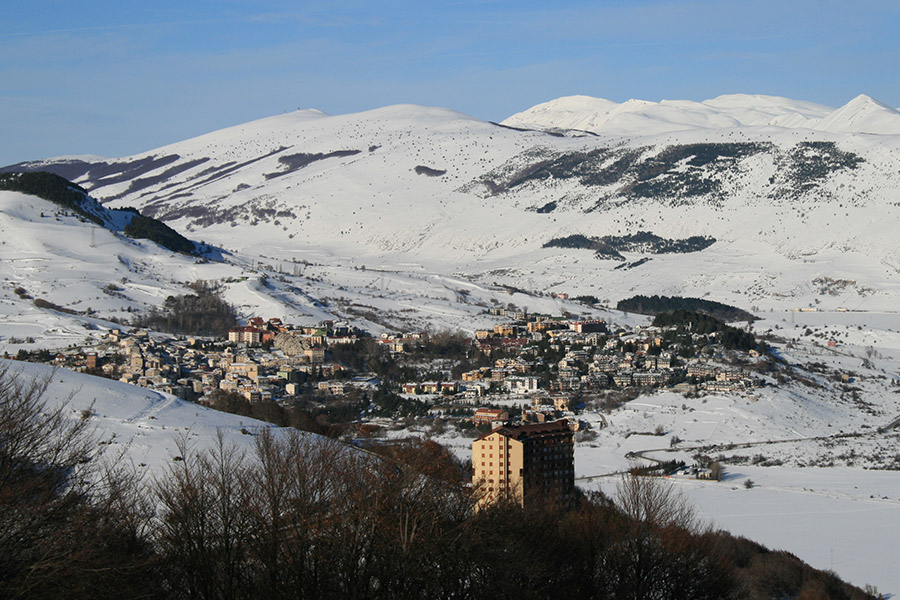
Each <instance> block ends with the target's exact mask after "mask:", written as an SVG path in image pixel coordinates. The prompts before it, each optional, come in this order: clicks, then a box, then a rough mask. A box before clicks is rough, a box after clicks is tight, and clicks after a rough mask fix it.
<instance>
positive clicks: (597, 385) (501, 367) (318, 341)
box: [48, 309, 759, 423]
mask: <svg viewBox="0 0 900 600" xmlns="http://www.w3.org/2000/svg"><path fill="white" fill-rule="evenodd" d="M492 312H495V314H497V315H498V316H507V317H512V318H513V319H515V320H514V321H511V322H506V323H501V324H498V325H496V326H495V327H494V328H493V329H489V330H478V331H476V333H475V337H474V339H473V340H472V344H473V345H474V346H475V347H477V348H479V349H481V351H482V352H484V353H491V352H493V351H494V350H497V349H501V350H503V351H502V352H500V353H499V354H497V355H496V356H497V358H496V359H495V360H493V361H491V362H490V364H489V366H484V367H480V368H477V369H473V370H471V371H468V372H465V373H462V374H461V376H460V377H459V378H450V377H449V376H448V377H447V378H446V379H444V380H431V381H408V382H405V383H403V384H402V385H400V386H399V389H395V390H393V391H395V392H399V393H401V394H405V395H408V396H417V397H419V399H420V400H425V401H426V402H428V403H429V404H431V405H432V408H433V410H432V412H436V413H439V412H440V411H442V410H447V408H448V407H450V409H453V408H459V409H462V410H463V411H464V412H468V413H470V412H471V411H472V410H473V409H474V407H475V406H478V405H484V404H491V403H494V404H496V402H495V401H497V402H499V401H500V400H505V399H510V398H518V399H520V400H526V401H528V400H530V401H531V403H532V408H531V409H526V410H525V411H524V412H523V414H522V415H520V416H517V417H516V419H515V420H521V421H522V422H538V423H540V422H544V421H545V420H546V419H547V418H551V417H552V418H557V417H561V416H563V415H564V414H565V413H567V412H568V411H570V409H571V407H570V406H569V398H570V397H571V396H572V395H573V394H576V393H580V392H590V391H592V390H602V389H610V388H612V389H625V388H630V387H636V388H648V387H671V388H673V389H676V390H678V391H682V392H699V391H711V392H738V391H742V390H747V389H749V388H752V387H754V386H757V385H759V380H755V379H753V378H752V377H751V376H750V375H749V374H748V373H747V372H745V371H744V370H742V369H739V368H730V367H726V366H722V365H719V364H715V363H712V362H705V361H702V360H690V361H687V362H682V361H680V360H679V359H677V358H676V357H674V356H673V355H672V353H670V352H669V351H667V349H664V347H665V344H663V336H664V331H663V330H662V329H660V328H656V327H637V328H634V329H633V330H630V331H625V330H617V331H616V332H610V331H609V327H608V325H607V324H606V323H605V322H604V321H600V320H574V319H566V318H562V317H550V316H529V315H527V314H526V313H525V312H524V311H518V310H509V311H507V310H506V309H494V310H493V311H492ZM427 337H428V336H427V334H426V333H423V332H416V333H405V334H382V335H381V336H380V337H377V338H374V339H373V338H370V337H369V335H368V334H367V333H366V332H365V331H362V330H359V329H357V328H355V327H353V326H351V325H349V324H347V323H336V322H333V321H324V322H322V323H319V324H317V325H315V326H296V327H295V326H291V325H289V324H286V323H283V322H282V321H281V320H280V319H274V318H273V319H268V320H266V319H263V318H261V317H256V318H253V319H250V320H249V321H248V322H247V325H245V326H242V327H235V328H233V329H231V330H230V331H229V332H228V341H227V342H225V341H224V340H220V341H218V342H210V341H201V340H197V339H191V338H188V339H173V338H171V337H167V336H156V335H150V334H148V333H147V332H146V331H134V332H126V331H119V330H112V331H110V332H109V333H108V334H107V336H106V339H104V340H103V341H102V342H99V343H97V344H95V345H94V346H92V347H89V348H83V349H79V350H70V351H65V352H60V353H58V354H56V355H55V356H52V358H51V357H48V360H52V361H53V362H55V363H56V364H59V365H61V366H66V367H69V368H74V369H77V370H83V371H88V372H92V373H97V374H102V375H105V376H107V377H111V378H115V379H120V380H121V381H124V382H127V383H132V384H135V385H139V386H143V387H147V388H152V389H156V390H159V391H163V392H167V393H170V394H173V395H175V396H178V397H181V398H184V399H188V400H195V401H201V402H202V401H205V400H206V399H207V398H208V397H209V396H210V395H211V394H212V392H214V391H215V390H224V391H227V392H234V393H236V394H240V395H241V396H243V397H244V398H246V399H247V400H248V401H249V402H251V403H255V402H266V401H276V402H278V401H290V400H291V398H292V397H295V396H297V395H299V394H300V393H301V392H304V391H307V390H310V389H312V390H314V391H317V392H318V393H320V394H322V395H328V396H341V395H344V394H347V393H349V392H351V391H352V390H354V389H371V388H374V387H377V386H378V385H379V382H378V381H377V380H376V379H375V378H374V376H372V375H371V374H365V373H355V372H350V370H349V367H347V366H346V365H344V364H341V363H339V362H335V361H333V360H332V361H329V360H328V358H329V356H330V355H331V354H332V353H330V352H328V349H329V348H332V349H333V348H335V347H336V346H341V345H346V344H353V343H355V342H357V341H359V340H361V339H363V338H367V339H369V340H370V343H369V347H371V344H372V343H374V345H375V346H376V347H378V348H382V349H383V350H384V351H385V352H388V353H391V354H392V355H394V356H396V357H402V355H403V353H405V352H407V351H408V350H409V349H410V348H411V347H421V342H423V341H426V340H427ZM435 364H438V363H435ZM445 367H446V364H445V363H444V364H442V365H440V367H439V368H436V369H435V368H430V369H427V371H428V372H432V373H433V372H434V371H435V370H437V371H443V372H444V373H445V374H446V375H449V373H447V372H446V371H444V370H443V368H445ZM526 403H527V402H526ZM520 404H521V403H520ZM508 417H509V415H506V419H504V421H505V420H508ZM476 421H478V422H480V421H481V419H480V418H479V419H476Z"/></svg>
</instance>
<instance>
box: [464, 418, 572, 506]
mask: <svg viewBox="0 0 900 600" xmlns="http://www.w3.org/2000/svg"><path fill="white" fill-rule="evenodd" d="M472 467H473V474H472V482H473V484H474V485H475V486H476V488H479V489H480V490H481V491H482V493H483V495H482V497H481V499H480V500H479V503H478V507H479V508H483V507H485V506H487V505H489V504H492V503H494V502H497V501H498V500H502V499H504V498H509V499H511V500H514V501H515V502H518V503H519V504H520V505H525V504H526V503H527V502H530V501H533V500H536V499H541V500H544V499H550V500H553V501H555V502H560V503H563V504H566V505H568V504H570V503H571V501H572V499H573V492H574V489H575V458H574V443H573V440H572V430H571V429H570V428H569V425H568V423H567V422H566V421H565V420H560V421H555V422H553V423H537V424H533V425H520V426H518V427H500V428H498V429H495V430H494V431H491V432H490V433H486V434H484V435H482V436H481V437H479V438H478V439H477V440H475V441H474V442H473V443H472Z"/></svg>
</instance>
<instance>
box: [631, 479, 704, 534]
mask: <svg viewBox="0 0 900 600" xmlns="http://www.w3.org/2000/svg"><path fill="white" fill-rule="evenodd" d="M616 504H617V505H618V506H619V508H620V509H621V510H622V512H624V513H625V514H626V515H628V516H629V517H631V518H633V519H635V520H637V521H640V522H643V523H647V524H649V525H653V526H655V527H660V528H662V527H670V526H674V527H680V528H682V529H685V530H687V531H692V532H695V531H697V530H698V529H699V526H700V523H699V521H698V519H697V515H696V513H695V511H694V508H693V507H692V506H691V505H690V503H689V502H688V501H687V499H686V498H685V497H684V495H683V494H682V493H681V492H679V491H678V490H676V489H675V488H674V487H673V486H672V485H671V484H670V483H669V482H668V481H666V480H664V479H660V478H658V477H648V476H644V475H638V474H637V473H636V472H635V471H633V470H632V471H630V472H629V473H626V474H624V475H622V478H621V479H620V480H619V482H618V484H616Z"/></svg>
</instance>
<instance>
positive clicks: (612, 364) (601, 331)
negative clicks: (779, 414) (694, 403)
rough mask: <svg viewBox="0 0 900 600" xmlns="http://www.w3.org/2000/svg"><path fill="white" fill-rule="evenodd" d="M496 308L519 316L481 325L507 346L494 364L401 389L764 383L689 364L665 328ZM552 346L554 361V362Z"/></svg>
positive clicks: (728, 388) (483, 344) (482, 336)
mask: <svg viewBox="0 0 900 600" xmlns="http://www.w3.org/2000/svg"><path fill="white" fill-rule="evenodd" d="M492 312H494V313H496V314H500V313H505V314H507V316H514V317H515V318H517V319H518V320H517V321H515V322H509V323H502V324H498V325H496V326H495V327H494V328H493V329H489V330H488V329H485V330H478V331H476V332H475V341H474V343H475V345H476V346H477V347H478V348H479V349H481V350H482V351H483V352H485V353H488V352H491V351H492V350H496V349H503V350H505V352H504V353H503V354H504V357H503V358H499V359H497V360H495V361H494V362H493V365H492V366H491V367H481V368H479V369H475V370H472V371H468V372H466V373H463V374H462V375H461V377H460V380H459V381H431V382H425V383H419V382H408V383H404V384H403V385H402V386H401V389H400V391H401V392H402V393H405V394H418V395H423V394H426V395H427V394H442V395H444V396H448V395H452V394H456V393H458V392H461V393H462V397H463V398H464V399H468V400H473V399H476V398H481V397H484V396H490V395H491V394H511V395H517V396H523V395H529V396H530V395H536V394H546V393H548V392H556V393H566V392H576V391H578V392H582V391H591V390H601V389H608V388H619V389H624V388H629V387H635V388H647V387H668V386H671V387H673V388H674V389H677V390H678V391H681V392H699V391H716V392H737V391H742V390H747V389H750V388H752V387H755V386H758V385H760V380H759V379H754V378H753V377H751V375H750V373H748V372H747V371H745V370H743V369H740V368H731V367H726V366H721V365H718V364H714V363H711V362H706V361H703V360H699V359H697V360H691V361H688V362H687V363H686V364H681V362H680V361H679V360H678V359H676V358H675V357H674V356H673V355H672V353H671V352H668V351H664V350H662V346H663V333H664V332H663V329H661V328H659V327H637V328H635V329H634V330H632V331H621V330H620V331H618V332H616V333H615V334H611V333H610V331H609V328H608V326H607V324H606V323H605V322H603V321H599V320H569V319H565V318H561V317H548V316H532V317H529V316H528V315H526V314H525V313H524V312H520V311H506V310H505V309H493V310H492ZM544 342H547V343H544ZM550 352H553V356H554V361H553V362H552V363H548V362H547V356H548V355H549V353H550ZM560 355H562V358H558V359H557V357H559V356H560ZM754 356H758V354H757V353H753V352H751V354H750V355H749V356H748V358H753V357H754Z"/></svg>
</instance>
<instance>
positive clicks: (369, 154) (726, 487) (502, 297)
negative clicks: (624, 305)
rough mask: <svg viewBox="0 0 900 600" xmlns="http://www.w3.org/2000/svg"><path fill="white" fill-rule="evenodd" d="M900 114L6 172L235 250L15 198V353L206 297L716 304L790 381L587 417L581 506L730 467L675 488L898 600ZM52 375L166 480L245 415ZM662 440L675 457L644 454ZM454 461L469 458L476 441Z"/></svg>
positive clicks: (351, 140) (291, 129)
mask: <svg viewBox="0 0 900 600" xmlns="http://www.w3.org/2000/svg"><path fill="white" fill-rule="evenodd" d="M898 118H900V114H898V113H897V111H896V110H895V109H893V108H891V107H887V106H885V105H883V104H881V103H878V102H877V101H875V100H872V99H870V98H867V97H862V96H861V97H859V98H856V99H854V100H853V101H851V102H849V103H848V104H847V105H846V106H844V107H841V108H831V107H824V106H820V105H815V104H811V103H805V102H798V101H793V100H788V99H784V98H774V97H764V96H722V97H719V98H716V99H713V100H708V101H705V102H703V103H690V102H666V101H664V102H660V103H642V102H639V101H630V102H626V103H624V104H621V105H619V104H615V103H611V102H608V101H605V100H600V99H592V98H585V97H576V98H564V99H559V100H556V101H553V102H550V103H547V104H545V105H539V106H537V107H534V108H533V109H530V110H529V111H525V112H524V113H520V114H519V115H515V116H514V117H510V119H508V120H506V121H504V122H503V123H502V124H496V123H489V122H485V121H481V120H478V119H473V118H471V117H467V116H465V115H462V114H459V113H456V112H453V111H450V110H446V109H440V108H426V107H420V106H411V105H402V106H392V107H386V108H382V109H378V110H373V111H368V112H364V113H358V114H352V115H339V116H328V115H325V114H324V113H321V112H318V111H298V112H295V113H289V114H284V115H279V116H275V117H270V118H267V119H262V120H259V121H254V122H252V123H247V124H244V125H239V126H236V127H232V128H229V129H225V130H222V131H217V132H213V133H210V134H207V135H204V136H200V137H198V138H194V139H191V140H186V141H183V142H178V143H174V144H172V145H169V146H166V147H163V148H159V149H156V150H152V151H149V152H145V153H142V154H139V155H135V156H131V157H125V158H119V159H101V158H97V157H82V158H66V159H48V160H45V161H38V162H34V163H27V164H20V165H14V166H12V167H9V168H7V169H5V170H11V171H28V170H49V171H52V172H55V173H58V174H60V175H62V176H63V177H66V178H68V179H70V180H72V181H75V182H77V183H78V184H79V185H81V186H82V187H84V188H85V189H86V190H88V191H89V193H90V194H91V196H93V197H94V198H96V199H97V200H99V201H101V202H102V203H103V205H104V206H105V207H107V208H115V209H124V208H125V207H136V208H137V209H139V210H140V211H141V212H142V213H143V214H145V215H148V216H153V217H156V218H158V219H160V220H163V221H165V222H166V223H168V224H169V225H170V226H172V227H173V228H174V229H176V230H177V231H179V232H180V233H182V234H184V235H185V236H187V237H188V238H190V239H191V240H193V241H196V242H206V243H207V244H209V245H211V246H212V247H214V248H219V249H221V253H220V254H218V255H216V256H214V257H212V258H213V259H212V260H210V258H209V257H204V256H198V255H187V254H179V253H175V252H171V251H169V250H166V249H164V248H162V247H160V246H158V245H156V244H155V243H153V242H149V241H146V240H133V239H130V238H127V237H125V236H123V235H121V233H120V232H119V231H117V230H116V228H115V227H112V228H110V227H104V226H101V225H98V224H96V223H92V222H89V221H85V220H84V219H82V218H79V216H78V215H74V214H71V213H69V212H66V211H64V210H59V208H58V207H55V206H54V205H52V204H51V203H48V202H46V201H44V200H41V199H39V198H35V197H33V196H28V195H25V194H22V193H18V192H7V191H4V192H0V234H2V238H3V240H2V245H0V251H2V260H0V276H2V277H3V279H4V282H3V286H2V289H0V318H2V320H3V324H2V325H0V350H2V351H7V352H10V353H11V354H15V353H16V351H17V350H18V349H28V350H31V349H34V348H38V347H41V348H62V347H66V346H69V345H76V346H78V345H83V344H85V343H88V342H90V341H91V340H93V339H94V336H96V335H97V334H98V333H101V332H103V331H104V330H106V329H108V328H112V327H116V325H115V324H114V323H112V322H111V321H109V319H110V318H115V319H117V320H122V321H128V320H129V319H130V318H131V317H132V316H133V315H134V313H135V312H143V311H146V310H147V309H149V308H150V307H152V306H159V305H160V304H162V302H163V301H164V300H165V298H166V297H167V296H169V295H173V294H183V293H187V291H188V290H189V288H188V287H187V286H188V284H190V283H191V282H194V281H196V280H216V281H219V282H221V283H222V284H223V286H224V287H223V289H224V294H225V298H226V299H227V300H228V301H229V302H231V303H233V304H235V305H236V306H237V307H238V309H239V311H240V312H241V314H242V316H243V317H250V316H256V315H259V316H264V317H280V318H282V319H284V320H285V321H287V322H292V323H298V324H299V323H316V322H319V321H321V320H323V319H330V318H334V319H346V320H350V321H352V322H354V323H355V324H358V325H361V326H363V327H364V328H366V329H368V330H370V331H372V332H373V333H379V332H382V331H388V330H394V331H398V330H410V329H419V328H430V329H433V330H437V329H443V328H449V329H461V330H464V331H469V332H472V331H474V330H475V329H477V328H482V327H487V326H491V325H493V324H496V323H498V322H500V321H499V318H498V317H492V316H490V315H488V314H487V309H488V308H492V307H496V306H503V307H505V306H507V305H513V306H515V307H518V308H522V309H527V310H528V311H529V312H541V313H550V314H562V313H564V312H565V313H571V314H575V315H585V316H592V317H599V318H603V319H606V320H607V321H609V322H611V323H612V324H613V325H622V326H631V325H634V324H638V323H646V322H647V319H646V318H644V317H641V316H638V315H627V314H623V313H621V312H617V311H615V310H612V308H610V307H612V306H615V303H616V301H618V300H620V299H623V298H627V297H630V296H633V295H635V294H645V295H650V294H665V295H681V296H694V297H705V298H708V299H711V300H717V301H720V302H726V303H728V304H732V305H736V306H739V307H741V308H743V309H746V310H750V311H752V312H754V313H755V314H756V315H757V316H759V317H760V318H761V320H760V321H757V322H756V323H755V324H754V329H755V330H756V332H757V333H759V334H767V333H768V334H770V335H772V336H774V339H773V341H772V345H773V346H774V347H775V348H776V350H777V351H778V352H779V354H780V355H781V356H783V357H784V358H785V360H786V361H787V362H788V364H789V365H790V367H791V369H793V375H794V376H793V377H792V378H791V380H790V381H788V382H787V383H786V384H784V385H781V386H778V387H771V388H764V389H763V390H762V391H760V392H758V393H755V394H749V395H715V394H714V395H708V396H704V397H702V398H682V397H681V396H678V395H675V394H672V393H660V394H655V395H651V396H643V397H640V398H638V399H637V400H634V401H632V402H630V403H628V404H627V405H625V406H624V407H623V408H621V409H618V410H617V411H614V412H613V413H612V414H611V415H607V416H605V417H602V416H600V415H599V414H597V415H589V416H585V418H586V419H588V420H590V421H592V422H593V424H594V425H595V429H598V430H599V435H598V437H597V438H596V439H595V440H593V441H588V442H583V443H579V445H578V448H577V450H576V471H577V475H578V477H581V478H583V479H581V480H580V481H579V485H582V486H585V487H593V486H596V487H600V488H601V489H605V490H609V489H610V486H611V485H614V478H610V477H601V476H602V475H607V474H609V473H612V472H614V471H617V470H621V469H622V468H624V467H626V466H627V464H628V459H627V458H626V454H628V453H632V454H631V456H635V455H639V456H645V457H657V458H660V459H668V458H672V457H678V456H681V455H679V454H678V452H683V456H690V455H691V454H692V453H693V452H694V451H695V450H694V449H696V448H699V447H704V448H709V452H710V453H713V454H715V455H718V454H722V455H724V456H728V457H733V456H737V457H738V459H735V460H733V461H732V465H733V466H731V467H729V470H728V478H727V479H726V481H725V482H722V483H718V484H716V483H706V482H703V483H701V482H697V481H695V480H689V479H677V478H676V479H675V480H673V483H672V484H673V485H677V486H679V487H681V488H683V489H684V490H685V492H686V493H687V494H688V495H689V496H690V498H691V499H692V500H693V501H695V502H696V504H697V505H698V507H700V509H701V511H702V513H703V515H704V516H706V517H708V518H709V519H710V520H711V521H712V522H713V523H714V524H716V525H717V526H721V527H726V528H728V529H729V530H732V531H735V532H737V533H741V534H744V535H747V536H748V537H750V538H753V539H756V540H758V541H761V542H763V543H766V544H768V545H771V546H773V547H778V548H785V549H788V550H790V551H792V552H794V553H796V554H797V555H798V556H800V557H801V558H803V559H804V560H806V561H808V562H810V563H811V564H812V565H813V566H815V567H817V568H825V569H833V570H835V571H836V572H837V573H839V574H840V575H841V576H842V577H845V578H847V579H848V580H849V581H851V582H853V583H855V584H858V585H863V584H866V583H871V584H874V585H877V586H878V587H879V588H880V589H881V590H882V591H883V592H890V593H894V594H898V593H900V576H898V574H897V572H896V569H894V568H893V565H895V564H896V563H897V560H898V559H900V554H898V551H897V539H898V538H900V535H898V534H900V531H898V530H897V523H900V483H898V478H897V477H896V475H895V474H896V473H897V471H896V470H887V469H892V468H896V467H894V466H892V465H895V464H900V455H898V452H897V447H898V446H897V441H898V439H897V433H896V432H897V429H896V428H894V429H891V428H886V426H887V425H889V424H891V423H893V422H894V421H895V420H896V419H897V417H900V402H898V399H900V395H898V394H896V393H895V391H896V389H897V382H898V379H900V378H898V373H900V316H898V313H897V310H898V306H900V245H898V244H897V241H896V233H895V229H896V223H897V222H898V217H900V125H898ZM610 248H612V250H610ZM564 294H568V296H569V297H571V298H574V297H576V296H579V295H590V296H594V297H595V298H596V299H598V300H599V301H600V302H599V303H597V304H595V305H592V306H589V305H587V304H583V303H579V302H574V301H571V300H568V299H563V298H560V297H559V296H562V295H564ZM558 295H559V296H558ZM36 299H41V300H44V301H45V302H43V303H39V305H36V304H35V300H36ZM59 309H64V310H59ZM800 309H803V311H804V312H800ZM813 310H814V311H815V312H812V311H813ZM807 311H809V312H807ZM829 341H832V342H835V343H834V344H833V345H829V344H828V342H829ZM823 365H824V366H823ZM27 368H31V367H27ZM841 374H847V375H849V376H851V377H852V378H853V383H852V385H850V384H845V383H842V382H841V381H840V377H838V378H837V379H835V376H836V375H837V376H839V375H841ZM54 377H56V378H58V379H60V380H62V383H61V385H62V388H61V389H68V388H71V387H76V388H77V387H78V386H82V387H81V389H82V391H81V392H78V395H77V397H79V398H80V397H84V398H85V399H87V398H88V397H90V398H91V399H92V398H94V397H96V398H97V400H98V406H100V401H101V399H102V398H111V399H113V400H114V401H113V404H112V405H110V406H111V407H110V408H106V409H104V410H103V411H101V410H97V414H98V417H97V418H98V426H99V427H100V428H101V429H102V430H106V429H109V430H110V431H112V432H117V433H116V438H121V439H124V438H126V437H127V438H128V439H129V440H134V442H133V444H134V447H135V448H136V449H139V448H141V447H143V446H142V444H144V441H147V444H146V448H147V450H146V453H145V457H146V458H141V457H137V458H136V460H137V461H138V462H146V463H147V464H151V463H152V464H163V463H165V461H167V460H170V458H171V457H170V450H167V448H173V447H174V444H173V443H170V442H169V441H167V440H165V439H163V438H165V437H166V436H168V435H169V430H170V429H178V430H179V432H183V431H184V428H185V427H187V428H188V429H189V431H190V435H192V436H194V435H196V436H197V437H198V439H199V438H200V437H203V436H206V435H207V433H202V432H208V433H211V432H212V431H213V430H214V429H215V427H225V428H231V430H236V431H239V430H240V428H241V427H244V426H245V425H246V423H245V421H247V420H246V419H238V418H235V417H228V416H224V415H220V414H218V413H215V414H214V413H210V412H207V411H205V410H203V409H201V408H199V407H194V406H193V405H185V404H182V403H178V402H176V401H174V400H171V399H166V398H165V397H161V396H158V395H155V394H154V393H152V392H146V391H143V390H138V389H136V388H128V387H127V386H124V385H123V386H119V387H115V386H113V387H109V388H106V387H103V388H102V389H101V388H100V387H97V386H100V384H99V383H94V382H95V381H96V380H93V379H91V378H86V377H81V376H77V379H78V381H77V382H76V381H75V380H74V379H71V377H75V376H70V375H68V374H67V375H62V374H60V373H59V372H58V373H57V375H55V376H54ZM809 382H813V384H812V385H811V384H810V383H809ZM107 385H111V384H105V383H104V384H103V386H107ZM83 390H88V391H87V393H83ZM132 394H134V396H132ZM154 411H157V412H154ZM102 414H107V415H110V419H111V420H110V421H109V422H106V421H104V420H102V419H101V415H102ZM191 415H194V417H193V418H191ZM150 416H156V417H157V418H156V419H151V418H150ZM170 416H171V420H167V419H169V417H170ZM118 423H124V424H125V425H118ZM164 424H165V425H166V428H165V430H163V428H162V425H164ZM170 424H171V425H170ZM657 426H661V427H662V428H663V430H664V431H665V434H664V435H663V436H659V437H657V436H648V435H635V434H634V432H653V431H655V429H656V427H657ZM601 428H602V429H601ZM152 436H157V437H152ZM158 436H162V437H158ZM235 437H236V438H237V439H244V438H248V437H249V436H242V435H240V434H235ZM673 437H678V438H680V439H681V440H682V442H681V445H680V446H679V445H678V444H675V446H674V447H670V445H671V444H672V442H671V440H672V438H673ZM142 440H143V441H142ZM150 440H152V441H150ZM443 441H445V442H447V443H448V444H449V445H451V446H452V447H454V449H455V450H456V451H457V452H458V453H459V454H460V455H462V456H464V457H465V456H466V453H467V452H468V446H467V444H468V443H469V441H468V440H465V439H461V438H447V439H445V440H443ZM729 444H733V445H734V447H731V448H729V447H728V445H729ZM749 444H755V445H752V446H751V445H749ZM654 450H655V451H656V452H651V451H654ZM670 450H674V452H670ZM741 456H743V457H744V460H743V462H741V459H740V457H741ZM759 457H762V458H759ZM764 464H767V465H770V466H764ZM779 464H780V466H775V465H779ZM748 479H752V481H753V482H754V483H755V487H751V488H747V487H745V486H744V483H745V481H746V480H748Z"/></svg>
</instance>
